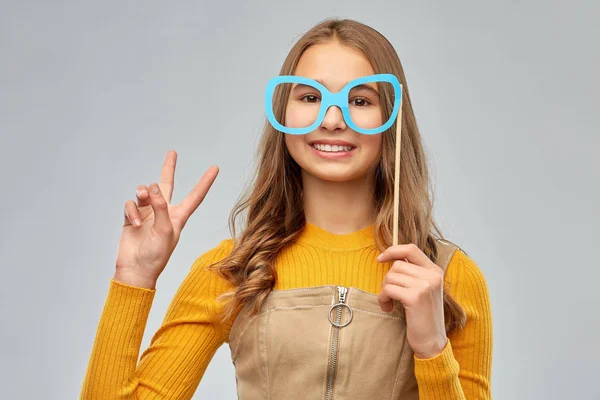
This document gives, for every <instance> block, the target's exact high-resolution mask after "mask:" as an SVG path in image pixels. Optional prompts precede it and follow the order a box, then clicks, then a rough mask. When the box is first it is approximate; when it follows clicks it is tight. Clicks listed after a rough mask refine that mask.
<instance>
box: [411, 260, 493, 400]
mask: <svg viewBox="0 0 600 400" xmlns="http://www.w3.org/2000/svg"><path fill="white" fill-rule="evenodd" d="M445 280H446V287H447V288H448V290H449V293H450V295H451V296H452V297H453V298H454V300H456V301H457V302H458V303H459V304H460V305H461V306H462V307H463V309H464V310H465V313H466V315H467V323H466V326H465V327H464V329H462V330H460V329H455V330H454V331H452V332H450V333H449V334H448V343H447V344H446V347H445V348H444V350H443V351H442V352H441V353H440V354H438V355H437V356H435V357H433V358H429V359H419V358H418V357H416V356H415V357H414V359H415V375H416V378H417V383H418V385H419V398H420V399H421V400H489V399H491V396H492V394H491V369H492V340H493V334H492V331H493V329H492V313H491V308H490V299H489V293H488V288H487V283H486V280H485V277H484V276H483V273H482V272H481V270H480V269H479V267H478V266H477V264H476V263H475V262H474V261H473V260H472V259H471V258H470V257H468V256H467V255H466V254H465V253H463V252H462V251H456V252H455V253H454V255H453V257H452V260H451V261H450V264H449V265H448V269H447V271H446V278H445Z"/></svg>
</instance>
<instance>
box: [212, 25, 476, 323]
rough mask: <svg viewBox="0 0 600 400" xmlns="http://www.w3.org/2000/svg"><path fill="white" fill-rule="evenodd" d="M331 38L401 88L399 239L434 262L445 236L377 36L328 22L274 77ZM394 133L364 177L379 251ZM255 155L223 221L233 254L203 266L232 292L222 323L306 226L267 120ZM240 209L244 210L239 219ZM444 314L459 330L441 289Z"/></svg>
mask: <svg viewBox="0 0 600 400" xmlns="http://www.w3.org/2000/svg"><path fill="white" fill-rule="evenodd" d="M331 40H338V41H339V42H340V43H341V44H343V45H345V46H349V47H352V48H355V49H358V50H359V51H361V52H362V54H364V55H365V56H366V58H367V59H368V60H370V62H371V65H372V67H373V69H374V71H375V73H376V74H379V73H392V74H394V75H396V76H397V77H398V79H399V80H400V83H401V84H402V87H403V93H402V96H403V98H402V100H403V101H402V132H401V135H402V139H401V140H402V147H401V157H400V160H401V161H400V163H401V165H400V199H399V200H400V201H399V203H400V210H399V226H398V232H399V233H398V241H399V243H414V244H416V245H417V246H419V248H420V249H421V250H422V251H423V252H424V253H425V254H426V255H427V256H428V257H429V258H430V259H431V260H432V261H433V262H435V261H436V259H437V251H436V245H435V241H436V239H438V238H439V239H442V240H445V239H444V238H443V234H442V232H441V231H440V229H439V228H438V226H437V225H436V223H435V221H434V219H433V215H432V209H433V195H432V194H431V193H430V192H432V190H431V189H432V187H431V183H430V180H429V173H428V166H427V159H426V156H425V154H424V151H423V145H422V143H421V136H420V134H419V129H418V127H417V122H416V119H415V115H414V112H413V108H412V104H411V101H410V95H409V91H408V86H407V84H406V79H405V76H404V71H403V68H402V64H401V63H400V59H399V58H398V55H397V53H396V51H395V50H394V48H393V46H392V45H391V43H390V42H389V41H388V40H387V39H386V38H385V37H384V36H383V35H382V34H380V33H379V32H378V31H376V30H375V29H373V28H371V27H369V26H367V25H364V24H362V23H360V22H357V21H354V20H349V19H342V20H340V19H327V20H324V21H322V22H320V23H318V24H317V25H315V26H314V27H313V28H311V29H310V30H308V31H307V32H306V33H305V34H304V35H303V36H302V37H300V38H299V39H298V40H297V41H296V43H295V44H294V46H293V47H292V49H291V50H290V52H289V54H288V55H287V57H286V59H285V61H284V63H283V66H282V67H281V71H280V75H293V74H294V71H295V69H296V65H297V64H298V60H299V59H300V57H301V56H302V54H303V53H304V51H305V50H306V49H307V48H308V47H310V46H312V45H314V44H319V43H326V42H328V41H331ZM280 86H283V85H280ZM286 86H288V85H286ZM288 87H289V86H288ZM381 89H382V90H381V97H382V102H381V104H382V105H383V113H384V114H385V115H387V117H388V118H389V115H390V113H391V111H392V102H391V99H392V98H393V93H392V92H391V90H393V89H390V88H388V87H382V88H381ZM287 96H288V93H286V92H285V91H284V90H280V91H279V92H277V91H276V93H275V96H274V101H273V107H274V113H275V116H276V117H277V118H278V120H279V121H281V120H282V118H283V117H284V116H285V108H286V101H285V99H287ZM385 115H384V117H385ZM383 120H384V121H385V120H387V118H384V119H383ZM395 132H396V123H394V124H393V125H392V127H390V129H389V130H387V131H385V132H383V133H382V135H383V137H382V151H381V157H380V159H379V162H378V164H377V166H376V167H375V168H374V169H373V170H372V172H370V173H369V176H370V178H371V179H374V180H375V186H374V193H373V206H374V208H375V211H376V218H375V221H374V232H375V238H374V239H375V243H376V246H377V249H378V250H379V251H383V250H385V249H386V248H388V247H389V246H391V244H392V239H393V211H394V210H393V208H394V161H395V145H396V140H395V139H396V134H395ZM257 156H258V163H257V165H256V170H255V173H254V177H253V179H252V181H251V183H250V185H249V187H248V188H246V189H245V190H244V191H243V192H242V195H241V196H240V198H239V199H238V202H237V203H236V205H235V206H234V208H233V210H232V212H231V214H230V216H229V229H230V231H231V233H232V236H233V243H234V246H233V249H232V251H231V252H230V253H229V254H228V255H227V256H226V257H225V258H224V259H222V260H220V261H219V262H217V263H215V264H212V265H211V266H209V269H211V270H214V271H217V273H218V274H219V275H220V276H221V277H223V278H224V279H226V280H227V281H229V282H231V283H232V284H233V285H234V286H235V287H234V289H233V290H232V291H230V292H226V293H223V294H221V295H220V296H219V298H218V300H219V301H223V300H224V301H225V302H226V305H225V307H224V309H223V311H222V313H221V318H222V321H225V320H228V319H229V318H231V317H232V316H234V315H235V314H236V313H237V312H240V311H242V312H248V313H250V315H255V314H256V313H257V312H258V311H259V310H260V308H261V306H262V304H263V302H264V301H265V299H266V297H267V295H268V294H269V292H270V291H271V289H272V288H273V286H274V285H275V282H276V279H277V271H276V268H275V265H274V260H275V258H276V256H277V254H278V252H279V251H280V250H282V249H283V248H284V247H286V246H287V245H289V244H290V243H293V242H294V241H295V240H296V239H297V238H298V236H299V235H300V234H301V233H302V230H303V228H304V226H305V223H306V220H305V214H304V207H303V202H302V179H301V169H300V166H299V165H298V164H297V163H296V162H295V161H294V159H293V158H292V157H291V155H290V153H289V152H288V150H287V147H286V145H285V142H284V135H283V134H282V133H281V132H279V131H277V130H276V129H275V128H273V127H272V126H271V125H270V124H269V122H268V121H265V125H264V128H263V135H262V138H261V142H260V144H259V149H258V154H257ZM244 211H246V213H245V214H242V213H243V212H244ZM240 216H242V217H243V216H245V217H246V220H245V221H243V222H244V224H245V230H244V231H243V233H242V234H241V237H239V238H238V237H237V236H236V219H237V218H238V217H240ZM444 316H445V325H446V331H447V332H450V331H451V330H453V329H454V328H455V327H461V328H462V327H464V324H465V322H466V315H465V313H464V310H463V309H462V308H461V306H460V305H459V304H458V303H457V302H455V301H454V300H453V299H452V298H451V297H450V295H449V294H448V293H447V290H446V288H444Z"/></svg>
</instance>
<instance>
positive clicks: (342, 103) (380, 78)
mask: <svg viewBox="0 0 600 400" xmlns="http://www.w3.org/2000/svg"><path fill="white" fill-rule="evenodd" d="M370 82H387V83H390V84H391V85H392V87H393V88H394V109H393V110H392V113H391V115H390V118H389V119H388V121H387V122H386V123H385V124H383V125H381V126H380V127H378V128H372V129H363V128H360V127H358V126H356V124H354V122H352V118H351V117H350V110H349V109H348V94H349V93H350V90H352V88H354V87H355V86H358V85H362V84H363V83H370ZM281 83H301V84H304V85H308V86H312V87H314V88H316V89H318V90H319V91H320V92H321V95H322V99H321V106H320V109H319V115H318V117H317V119H316V120H315V122H314V123H313V124H312V125H310V126H307V127H304V128H289V127H286V126H283V125H281V124H280V123H279V122H278V121H277V119H276V118H275V114H273V93H274V92H275V87H276V86H277V85H279V84H281ZM401 99H402V86H401V85H400V82H399V81H398V78H396V76H395V75H393V74H375V75H368V76H363V77H360V78H357V79H354V80H351V81H350V82H348V84H346V86H344V87H343V88H342V90H340V91H339V92H338V93H331V92H330V91H329V90H328V89H327V88H326V87H325V86H323V85H322V84H320V83H319V82H317V81H315V80H313V79H310V78H305V77H303V76H295V75H280V76H276V77H274V78H272V79H271V80H269V82H268V83H267V89H266V91H265V108H266V112H267V119H268V120H269V123H270V124H271V125H273V127H274V128H275V129H277V130H278V131H280V132H283V133H289V134H292V135H305V134H307V133H309V132H312V131H314V130H315V129H316V128H317V127H318V126H320V125H321V123H322V122H323V119H325V114H326V113H327V110H328V109H329V107H331V106H337V107H339V108H340V110H342V115H343V116H344V121H346V125H347V126H349V127H350V128H351V129H352V130H354V131H356V132H358V133H362V134H365V135H374V134H376V133H381V132H383V131H385V130H386V129H389V127H391V126H392V124H393V123H394V121H395V120H396V117H397V116H398V109H399V108H400V105H401V101H400V100H401Z"/></svg>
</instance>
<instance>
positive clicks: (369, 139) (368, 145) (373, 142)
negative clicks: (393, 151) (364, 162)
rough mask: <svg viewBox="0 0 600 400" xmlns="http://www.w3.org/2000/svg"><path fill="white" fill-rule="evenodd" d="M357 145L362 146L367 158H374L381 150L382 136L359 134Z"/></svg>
mask: <svg viewBox="0 0 600 400" xmlns="http://www.w3.org/2000/svg"><path fill="white" fill-rule="evenodd" d="M361 136H362V137H361V139H362V140H361V141H360V144H359V146H361V147H362V149H363V151H364V153H365V154H367V155H368V157H369V158H376V157H377V156H378V155H379V153H380V151H381V144H382V138H381V134H376V135H361Z"/></svg>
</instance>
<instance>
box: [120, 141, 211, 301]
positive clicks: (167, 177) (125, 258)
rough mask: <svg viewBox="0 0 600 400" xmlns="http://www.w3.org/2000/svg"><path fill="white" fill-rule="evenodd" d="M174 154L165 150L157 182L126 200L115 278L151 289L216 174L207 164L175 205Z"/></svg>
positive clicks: (175, 162) (143, 186)
mask: <svg viewBox="0 0 600 400" xmlns="http://www.w3.org/2000/svg"><path fill="white" fill-rule="evenodd" d="M176 164H177V153H176V152H175V151H174V150H170V151H168V152H167V155H166V157H165V162H164V165H163V168H162V172H161V175H160V183H158V184H156V183H152V184H151V185H149V186H145V185H139V186H138V187H137V202H136V201H133V200H127V202H126V203H125V221H124V224H123V231H122V233H121V238H120V240H119V249H118V253H117V262H116V272H115V276H114V278H115V280H118V281H120V282H123V283H127V284H130V285H133V286H139V287H146V288H150V289H154V287H155V285H156V281H157V279H158V277H159V275H160V274H161V273H162V271H163V270H164V268H165V266H166V265H167V263H168V261H169V258H170V257H171V254H173V251H174V250H175V247H176V246H177V243H178V242H179V237H180V234H181V231H182V230H183V227H184V226H185V224H186V223H187V221H188V219H189V218H190V216H191V215H192V214H193V212H194V211H196V209H197V208H198V206H199V205H200V203H202V201H203V200H204V197H205V196H206V193H208V190H209V189H210V187H211V186H212V184H213V182H214V181H215V178H216V177H217V175H218V173H219V168H218V167H217V166H212V167H210V168H209V169H208V170H207V171H206V172H205V173H204V175H203V176H202V178H200V181H199V182H198V183H197V184H196V186H195V187H194V188H193V189H192V191H191V192H190V193H189V194H188V195H187V196H186V198H185V199H184V200H183V201H182V202H181V203H180V204H177V205H172V204H171V197H172V195H173V186H174V181H175V166H176Z"/></svg>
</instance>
